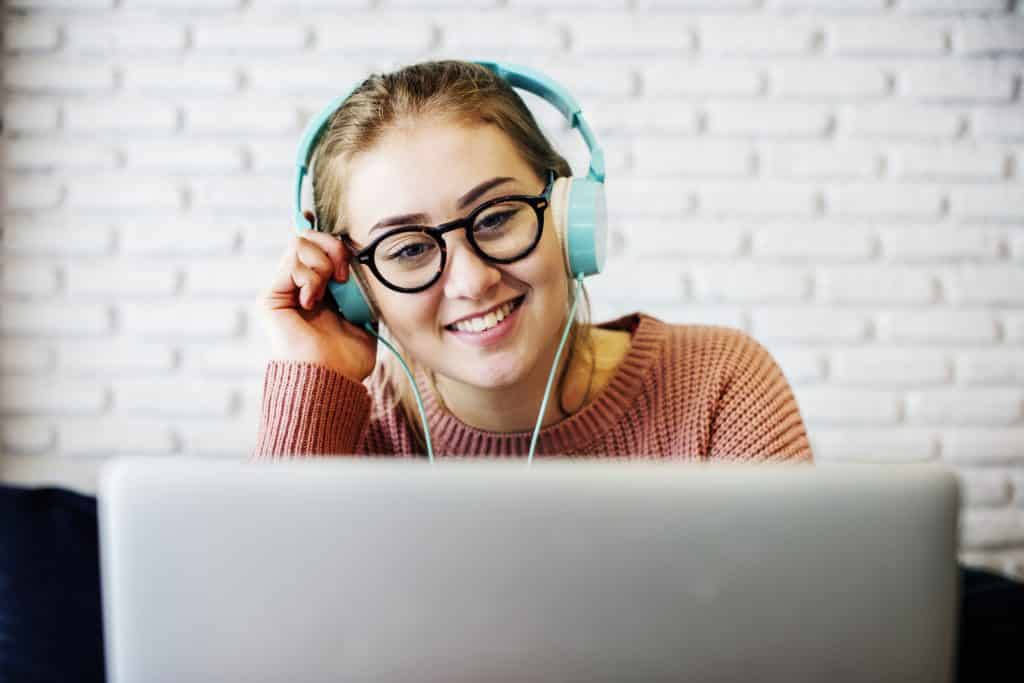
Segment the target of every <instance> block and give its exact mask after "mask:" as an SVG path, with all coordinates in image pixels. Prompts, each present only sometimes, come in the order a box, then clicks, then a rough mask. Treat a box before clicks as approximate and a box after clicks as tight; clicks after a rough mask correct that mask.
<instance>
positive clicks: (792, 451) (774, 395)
mask: <svg viewBox="0 0 1024 683" xmlns="http://www.w3.org/2000/svg"><path fill="white" fill-rule="evenodd" d="M732 334H733V335H734V336H735V339H734V340H733V341H734V342H735V343H732V344H729V348H730V351H729V353H726V354H723V356H722V358H721V368H720V369H721V371H722V376H721V377H722V382H721V384H720V392H719V395H718V400H717V402H716V404H715V409H714V413H713V416H712V429H711V440H710V449H709V450H710V456H711V458H712V459H720V460H745V461H751V460H757V461H804V462H810V461H812V460H813V454H812V453H811V446H810V443H809V441H808V437H807V429H806V427H805V426H804V422H803V419H802V418H801V416H800V409H799V406H798V405H797V402H796V398H795V397H794V396H793V392H792V390H791V389H790V386H789V382H787V381H786V377H785V375H783V373H782V370H781V369H780V368H779V366H778V364H777V363H776V362H775V359H774V358H773V357H772V356H771V354H770V353H769V352H768V350H767V349H765V348H764V347H763V346H762V345H761V344H759V343H758V342H757V341H756V340H755V339H754V338H753V337H751V336H749V335H747V334H745V333H743V332H740V331H739V330H733V331H732Z"/></svg>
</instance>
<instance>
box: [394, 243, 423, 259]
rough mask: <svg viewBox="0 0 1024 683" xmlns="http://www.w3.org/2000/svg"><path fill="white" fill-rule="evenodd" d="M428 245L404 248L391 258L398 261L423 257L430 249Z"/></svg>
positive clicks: (414, 245) (412, 245) (413, 245)
mask: <svg viewBox="0 0 1024 683" xmlns="http://www.w3.org/2000/svg"><path fill="white" fill-rule="evenodd" d="M429 248H430V245H428V244H410V245H409V246H407V247H402V248H401V249H399V250H398V251H396V252H394V253H392V254H391V256H390V258H396V259H410V258H416V257H417V256H422V255H423V254H424V253H425V252H426V251H427V250H428V249H429Z"/></svg>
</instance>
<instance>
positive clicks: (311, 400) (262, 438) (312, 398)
mask: <svg viewBox="0 0 1024 683" xmlns="http://www.w3.org/2000/svg"><path fill="white" fill-rule="evenodd" d="M370 411H371V401H370V396H369V392H368V391H367V389H366V387H365V386H363V385H362V384H360V383H358V382H355V381H353V380H351V379H349V378H348V377H345V376H344V375H342V374H341V373H340V372H337V371H334V370H332V369H330V368H328V367H326V366H323V365H316V364H314V363H307V362H296V361H270V362H269V363H268V364H267V369H266V375H265V377H264V381H263V412H262V416H261V418H260V425H259V433H258V436H257V440H256V447H255V448H254V449H253V452H252V454H251V455H250V457H249V460H274V459H280V458H289V457H295V456H316V455H341V454H352V453H357V452H359V447H360V441H361V440H362V438H363V436H364V434H365V432H366V429H367V426H368V422H369V419H370Z"/></svg>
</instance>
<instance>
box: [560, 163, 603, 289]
mask: <svg viewBox="0 0 1024 683" xmlns="http://www.w3.org/2000/svg"><path fill="white" fill-rule="evenodd" d="M563 181H564V183H563ZM560 183H563V184H562V185H561V186H559V184H560ZM551 205H552V214H554V215H555V224H556V226H558V228H557V229H558V230H559V237H560V238H561V241H562V251H563V253H564V255H565V263H566V269H567V270H568V272H569V274H570V275H571V276H572V277H574V278H575V277H577V276H579V275H596V274H597V273H600V272H601V271H602V270H604V264H605V259H606V257H607V253H608V202H607V199H606V197H605V192H604V183H601V182H598V181H596V180H591V179H590V178H575V177H574V178H559V179H558V180H556V181H555V187H554V188H552V192H551Z"/></svg>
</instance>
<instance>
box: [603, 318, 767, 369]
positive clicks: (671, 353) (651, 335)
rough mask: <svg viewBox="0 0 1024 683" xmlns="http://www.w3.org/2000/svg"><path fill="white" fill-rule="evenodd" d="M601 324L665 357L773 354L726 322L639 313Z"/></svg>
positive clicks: (635, 344) (758, 355) (722, 356)
mask: <svg viewBox="0 0 1024 683" xmlns="http://www.w3.org/2000/svg"><path fill="white" fill-rule="evenodd" d="M598 327H599V328H600V329H602V330H607V331H609V332H612V331H614V332H617V333H618V334H620V335H621V334H623V333H628V334H629V336H630V345H631V346H639V347H642V349H643V350H649V351H651V352H653V355H654V356H657V357H662V358H665V357H672V358H673V359H676V360H686V359H708V360H711V359H728V358H732V357H736V356H740V357H743V356H754V357H764V356H768V357H770V354H769V353H768V351H767V349H765V347H764V346H763V345H762V344H761V343H760V342H758V341H757V339H755V338H754V337H753V336H751V335H750V334H748V333H747V332H746V331H744V330H741V329H739V328H737V327H730V326H726V325H712V324H702V323H675V322H667V321H665V320H662V319H661V318H659V317H656V316H654V315H651V314H648V313H643V312H636V313H631V314H629V315H625V316H622V317H619V318H615V319H614V320H610V321H608V322H605V323H601V324H600V325H599V326H598Z"/></svg>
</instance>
